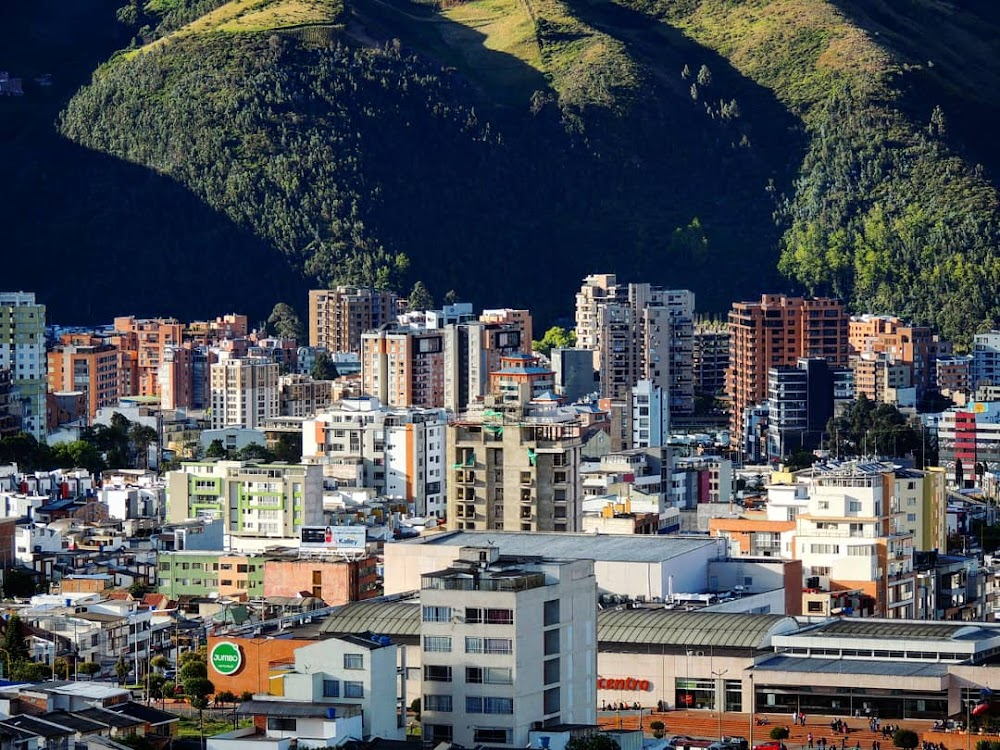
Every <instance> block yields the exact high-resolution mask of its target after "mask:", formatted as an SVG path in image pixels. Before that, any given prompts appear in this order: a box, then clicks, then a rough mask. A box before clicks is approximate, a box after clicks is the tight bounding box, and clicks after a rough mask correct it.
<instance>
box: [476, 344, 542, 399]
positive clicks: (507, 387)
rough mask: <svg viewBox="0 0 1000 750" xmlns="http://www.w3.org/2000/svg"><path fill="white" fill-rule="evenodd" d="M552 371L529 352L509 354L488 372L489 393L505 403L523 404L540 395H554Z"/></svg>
mask: <svg viewBox="0 0 1000 750" xmlns="http://www.w3.org/2000/svg"><path fill="white" fill-rule="evenodd" d="M553 375H554V373H553V372H552V370H550V369H548V368H547V367H542V366H541V365H540V364H539V363H538V357H533V356H531V355H530V354H511V355H509V356H506V357H503V358H502V359H501V360H500V368H499V369H498V370H494V371H493V372H491V373H490V393H493V394H496V396H497V398H498V399H499V400H500V401H501V402H502V403H505V404H524V403H527V402H529V401H531V400H533V399H535V398H538V397H540V396H546V395H548V396H552V395H554V389H555V380H554V378H553Z"/></svg>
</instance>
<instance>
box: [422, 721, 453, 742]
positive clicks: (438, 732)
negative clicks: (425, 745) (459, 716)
mask: <svg viewBox="0 0 1000 750" xmlns="http://www.w3.org/2000/svg"><path fill="white" fill-rule="evenodd" d="M424 738H425V739H429V740H430V741H431V743H432V744H435V745H436V744H438V743H440V742H451V738H452V730H451V724H424Z"/></svg>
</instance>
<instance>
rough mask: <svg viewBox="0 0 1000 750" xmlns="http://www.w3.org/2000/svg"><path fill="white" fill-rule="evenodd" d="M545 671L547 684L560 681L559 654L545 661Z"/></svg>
mask: <svg viewBox="0 0 1000 750" xmlns="http://www.w3.org/2000/svg"><path fill="white" fill-rule="evenodd" d="M543 673H544V676H545V680H544V682H545V684H546V685H552V684H555V683H557V682H559V657H558V656H557V657H556V658H555V659H547V660H546V661H545V669H544V672H543ZM545 713H548V711H546V712H545Z"/></svg>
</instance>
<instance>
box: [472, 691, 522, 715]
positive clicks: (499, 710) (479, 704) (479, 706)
mask: <svg viewBox="0 0 1000 750" xmlns="http://www.w3.org/2000/svg"><path fill="white" fill-rule="evenodd" d="M465 713H467V714H512V713H514V699H513V698H501V697H496V696H485V697H484V696H482V695H467V696H466V697H465Z"/></svg>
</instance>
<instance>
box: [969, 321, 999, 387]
mask: <svg viewBox="0 0 1000 750" xmlns="http://www.w3.org/2000/svg"><path fill="white" fill-rule="evenodd" d="M984 384H985V385H1000V331H987V332H986V333H977V334H976V335H975V336H974V337H973V340H972V390H976V389H977V388H978V387H979V386H981V385H984Z"/></svg>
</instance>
